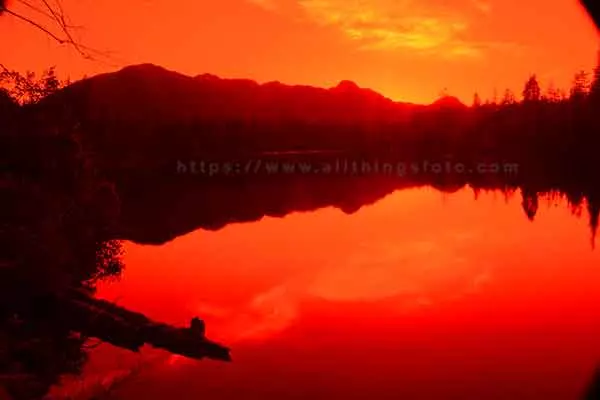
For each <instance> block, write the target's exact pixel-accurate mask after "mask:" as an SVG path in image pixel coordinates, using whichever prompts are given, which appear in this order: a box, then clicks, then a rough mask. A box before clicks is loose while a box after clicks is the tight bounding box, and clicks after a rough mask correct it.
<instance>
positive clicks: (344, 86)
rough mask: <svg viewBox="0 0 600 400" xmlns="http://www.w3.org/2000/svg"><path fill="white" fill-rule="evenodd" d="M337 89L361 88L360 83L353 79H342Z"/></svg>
mask: <svg viewBox="0 0 600 400" xmlns="http://www.w3.org/2000/svg"><path fill="white" fill-rule="evenodd" d="M335 89H340V90H360V88H359V87H358V85H357V84H356V83H354V82H352V81H349V80H342V81H340V83H338V84H337V86H336V87H335Z"/></svg>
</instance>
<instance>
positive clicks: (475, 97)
mask: <svg viewBox="0 0 600 400" xmlns="http://www.w3.org/2000/svg"><path fill="white" fill-rule="evenodd" d="M479 106H481V97H479V93H477V92H475V94H474V95H473V107H479Z"/></svg>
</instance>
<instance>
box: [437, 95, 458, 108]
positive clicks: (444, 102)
mask: <svg viewBox="0 0 600 400" xmlns="http://www.w3.org/2000/svg"><path fill="white" fill-rule="evenodd" d="M432 105H434V106H441V107H466V105H465V104H464V103H463V102H462V101H460V100H459V99H458V98H457V97H454V96H442V97H440V98H439V99H437V100H436V101H434V102H433V103H432Z"/></svg>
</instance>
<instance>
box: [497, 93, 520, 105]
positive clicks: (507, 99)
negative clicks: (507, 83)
mask: <svg viewBox="0 0 600 400" xmlns="http://www.w3.org/2000/svg"><path fill="white" fill-rule="evenodd" d="M516 102H517V100H516V98H515V94H514V93H513V92H512V90H510V89H506V90H505V91H504V95H503V96H502V102H501V104H502V105H509V104H515V103H516Z"/></svg>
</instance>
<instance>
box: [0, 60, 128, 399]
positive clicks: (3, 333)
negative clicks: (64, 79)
mask: <svg viewBox="0 0 600 400" xmlns="http://www.w3.org/2000/svg"><path fill="white" fill-rule="evenodd" d="M0 77H1V78H2V82H3V83H4V84H6V86H7V87H8V91H4V92H2V93H4V94H2V96H3V97H2V98H3V99H4V100H3V101H4V103H5V104H4V107H2V105H1V104H0V113H3V114H4V115H2V117H4V118H2V121H7V120H8V121H10V120H12V121H18V123H16V124H8V123H6V122H5V123H4V124H3V125H4V126H3V127H2V128H3V129H2V133H1V135H2V136H1V140H2V146H1V147H2V151H3V154H2V157H3V160H6V163H7V165H6V167H7V168H3V169H2V171H3V172H2V182H3V196H2V197H3V199H4V201H5V203H4V206H5V208H4V210H5V211H6V218H5V219H4V221H5V222H6V224H5V226H4V227H5V229H3V243H4V244H5V246H6V247H5V249H6V250H7V251H5V252H3V259H2V264H1V266H0V384H1V385H2V386H3V387H4V388H5V389H6V391H7V392H8V393H9V394H10V395H11V396H13V397H14V398H15V399H35V398H39V397H41V396H43V395H44V394H45V393H46V391H47V390H48V388H49V387H50V385H52V384H54V383H56V382H57V381H58V379H59V377H60V376H61V375H62V374H65V373H78V372H79V371H80V369H81V366H82V364H83V362H84V361H85V351H84V349H83V347H82V346H83V344H84V341H85V338H83V337H79V336H77V335H75V334H74V333H73V332H72V331H71V329H70V327H69V326H68V325H67V324H62V323H61V321H57V320H56V319H54V318H52V316H53V314H52V313H51V312H50V311H51V310H50V308H49V307H50V303H49V302H48V298H49V296H53V295H56V294H58V293H61V292H64V291H65V290H67V289H69V288H73V287H85V288H88V290H93V288H94V285H95V282H96V281H97V279H99V278H103V277H106V276H115V275H118V274H119V273H120V271H121V268H122V262H121V258H120V255H121V247H120V246H121V245H120V243H119V242H117V241H113V240H110V237H109V236H108V233H109V232H110V229H109V228H110V226H111V223H113V222H114V221H115V216H116V212H117V211H118V198H117V197H116V193H115V191H114V190H113V186H112V185H111V184H109V183H108V182H105V181H103V180H102V179H101V178H100V176H99V175H98V174H97V172H96V171H95V169H94V167H93V165H92V163H91V162H90V159H89V157H88V156H87V155H86V154H85V153H84V152H83V150H82V148H81V146H80V145H79V136H78V135H79V132H78V131H77V129H75V128H72V129H68V130H66V131H65V130H64V129H63V128H64V127H61V128H60V129H59V128H58V127H56V126H53V125H51V124H47V123H45V122H44V121H43V120H40V121H34V120H31V119H28V120H25V119H21V118H22V115H21V114H20V113H21V111H20V109H18V108H16V107H12V106H11V105H10V103H9V102H8V99H9V98H8V97H7V96H6V93H9V94H11V95H13V97H12V99H13V101H15V102H17V101H19V102H29V101H36V100H38V99H39V98H41V97H43V96H44V95H47V94H48V93H49V92H51V91H53V90H56V89H57V88H58V87H59V86H60V82H59V81H58V80H57V79H55V76H54V73H53V70H49V71H48V72H47V73H45V74H44V75H43V76H42V78H41V79H38V80H36V79H35V77H34V75H32V74H30V75H28V76H25V77H23V76H20V75H18V74H15V73H13V72H10V71H7V70H6V69H5V70H4V73H3V74H2V75H1V76H0ZM7 116H10V117H11V119H9V118H6V117H7Z"/></svg>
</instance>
